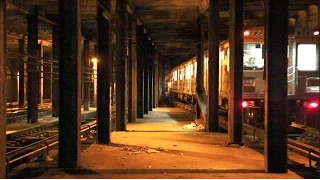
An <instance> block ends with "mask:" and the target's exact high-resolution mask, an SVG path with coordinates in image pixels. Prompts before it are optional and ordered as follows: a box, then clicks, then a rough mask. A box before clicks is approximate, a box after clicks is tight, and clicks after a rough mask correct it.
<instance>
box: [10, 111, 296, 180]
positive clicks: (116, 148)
mask: <svg viewBox="0 0 320 180" xmlns="http://www.w3.org/2000/svg"><path fill="white" fill-rule="evenodd" d="M192 117H194V116H193V114H191V113H189V112H186V111H184V110H182V109H178V108H156V109H155V110H154V111H153V112H151V113H149V115H147V116H146V118H144V119H139V120H138V122H137V123H136V124H128V126H127V129H128V131H127V132H113V133H112V144H110V145H99V144H90V143H88V141H91V142H94V141H95V140H94V139H90V140H88V141H87V143H86V142H84V143H83V145H82V148H83V149H82V151H81V155H80V161H79V168H77V169H73V170H63V169H58V168H56V167H57V161H56V159H57V156H56V153H57V151H54V152H50V156H52V157H53V158H54V159H55V160H54V161H52V162H41V163H39V162H35V163H29V164H28V165H26V166H25V168H24V169H21V170H20V173H22V174H23V173H25V174H24V175H20V176H16V177H15V178H19V177H21V178H41V179H48V178H54V179H70V178H72V179H76V178H80V179H89V178H95V179H100V178H108V179H109V178H118V179H122V178H133V179H134V178H140V179H145V178H146V179H151V178H157V179H160V178H161V179H168V178H169V179H175V178H183V179H187V178H197V179H209V178H210V179H212V178H216V179H218V178H219V179H220V178H224V179H239V178H241V179H262V178H267V179H276V178H280V179H287V178H289V179H298V178H301V177H300V176H298V175H297V174H295V173H293V172H291V171H288V173H283V174H270V173H265V171H264V157H263V155H261V154H260V153H258V152H256V151H254V150H252V149H250V148H248V147H245V146H244V147H241V148H240V147H226V146H225V144H226V142H227V134H223V133H206V132H197V131H196V129H191V128H190V129H188V128H186V127H191V126H189V125H190V124H191V123H192V121H193V120H192ZM169 131H173V132H169ZM177 131H179V132H177ZM26 174H27V175H26Z"/></svg>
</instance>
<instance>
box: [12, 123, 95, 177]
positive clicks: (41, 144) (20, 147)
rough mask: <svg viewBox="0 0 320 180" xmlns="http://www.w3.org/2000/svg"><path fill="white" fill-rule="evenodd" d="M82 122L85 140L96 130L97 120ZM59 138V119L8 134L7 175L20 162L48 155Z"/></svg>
mask: <svg viewBox="0 0 320 180" xmlns="http://www.w3.org/2000/svg"><path fill="white" fill-rule="evenodd" d="M81 124H82V125H81V140H85V139H86V138H88V137H91V134H92V133H93V132H92V131H94V130H95V128H96V120H94V119H89V120H85V121H82V123H81ZM58 138H59V132H58V121H56V122H52V123H48V124H45V125H41V126H39V127H36V128H32V129H29V130H23V131H18V132H16V133H12V134H10V135H7V153H6V167H7V170H6V172H7V176H8V174H9V172H10V171H11V170H12V169H13V168H14V167H17V166H19V165H20V164H23V163H26V162H28V161H30V160H32V159H35V158H36V157H40V156H43V157H47V156H48V155H49V151H50V150H51V149H53V148H55V147H56V146H57V145H58V143H59V141H58Z"/></svg>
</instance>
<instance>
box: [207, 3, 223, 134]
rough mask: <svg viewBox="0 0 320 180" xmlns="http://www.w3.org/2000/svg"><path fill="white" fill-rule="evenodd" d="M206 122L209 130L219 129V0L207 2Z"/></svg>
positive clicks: (216, 130) (215, 130)
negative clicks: (207, 87)
mask: <svg viewBox="0 0 320 180" xmlns="http://www.w3.org/2000/svg"><path fill="white" fill-rule="evenodd" d="M209 11H210V18H209V31H208V32H209V34H208V37H209V42H208V43H209V61H208V73H209V76H208V86H209V90H208V99H209V100H208V104H209V106H208V111H209V112H208V123H207V127H206V129H207V130H208V131H209V132H218V131H219V115H218V111H219V26H220V18H219V15H220V13H219V12H220V10H219V0H210V2H209Z"/></svg>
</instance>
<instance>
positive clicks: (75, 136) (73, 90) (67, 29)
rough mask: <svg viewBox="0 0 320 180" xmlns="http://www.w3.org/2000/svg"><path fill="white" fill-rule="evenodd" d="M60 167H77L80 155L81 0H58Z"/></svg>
mask: <svg viewBox="0 0 320 180" xmlns="http://www.w3.org/2000/svg"><path fill="white" fill-rule="evenodd" d="M59 25H60V40H61V41H60V68H59V85H60V89H59V90H60V116H59V159H58V164H59V167H60V168H75V167H76V166H77V165H78V161H79V155H80V150H81V149H80V144H81V142H80V121H81V117H80V115H81V113H80V107H81V106H80V105H81V104H80V99H81V56H80V39H81V37H80V35H81V33H80V0H68V1H65V0H60V1H59Z"/></svg>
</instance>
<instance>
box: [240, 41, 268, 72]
mask: <svg viewBox="0 0 320 180" xmlns="http://www.w3.org/2000/svg"><path fill="white" fill-rule="evenodd" d="M263 66H264V59H263V56H262V44H244V46H243V69H245V70H256V69H262V68H263Z"/></svg>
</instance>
